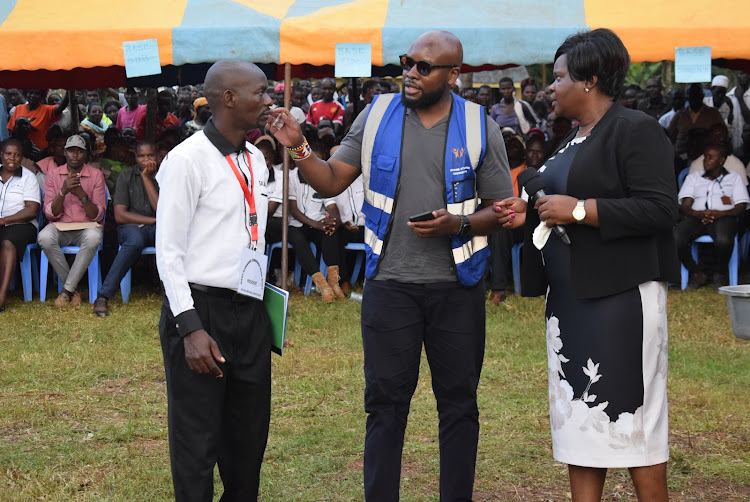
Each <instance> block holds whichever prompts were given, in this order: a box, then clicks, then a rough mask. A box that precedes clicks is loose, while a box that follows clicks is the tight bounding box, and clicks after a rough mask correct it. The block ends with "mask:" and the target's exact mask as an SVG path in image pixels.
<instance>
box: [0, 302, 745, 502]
mask: <svg viewBox="0 0 750 502" xmlns="http://www.w3.org/2000/svg"><path fill="white" fill-rule="evenodd" d="M669 303H670V310H669V322H670V354H669V355H670V362H669V364H670V374H669V397H670V410H669V412H670V447H671V460H670V463H669V487H670V491H671V496H672V500H675V501H692V500H711V501H714V500H715V501H741V500H742V501H744V500H748V499H750V433H749V432H748V421H749V420H750V400H749V399H748V389H749V388H750V342H747V341H742V340H738V339H736V338H735V337H734V336H733V335H732V333H731V329H730V326H729V320H728V316H727V311H726V305H725V299H724V297H723V296H719V295H717V294H716V293H715V292H714V291H711V290H708V289H704V290H700V291H698V292H679V291H670V293H669ZM159 306H160V298H159V297H157V296H156V295H153V294H149V293H147V292H146V291H145V290H138V289H136V290H135V291H134V294H133V295H132V296H131V303H129V304H128V305H121V304H120V303H119V299H116V300H115V301H113V302H112V313H111V315H110V316H109V317H107V318H103V319H100V318H97V317H95V316H93V314H92V313H91V311H90V306H89V305H85V306H84V308H82V309H81V310H79V311H74V310H63V311H57V310H54V307H53V306H52V305H51V302H50V301H48V302H47V303H46V304H40V303H39V302H38V301H37V302H34V303H30V304H24V303H23V302H21V300H20V298H18V297H14V298H12V299H11V300H10V301H9V308H8V310H7V311H6V312H5V313H3V314H1V315H0V501H3V502H4V501H14V502H15V501H27V500H28V501H37V500H45V501H46V500H50V501H68V500H75V501H135V500H149V501H155V502H156V501H166V500H170V497H171V496H172V495H171V477H170V472H169V456H168V451H167V423H166V394H165V385H164V374H163V368H162V361H161V349H160V346H159V339H158V333H157V323H158V316H159ZM359 310H360V306H359V304H357V303H355V302H351V301H344V302H337V303H335V304H333V305H324V304H323V303H322V302H321V301H320V298H319V297H315V296H313V295H311V296H310V297H303V296H301V295H300V294H294V295H293V298H292V302H291V316H290V320H289V330H290V333H289V336H290V338H292V340H293V341H294V346H293V347H290V348H288V349H287V351H286V353H285V355H284V356H283V357H281V358H280V357H277V356H273V410H272V418H271V434H270V437H269V444H268V449H267V451H266V456H265V462H264V465H263V472H262V486H261V491H262V500H266V501H303V502H307V501H354V500H362V498H363V497H362V445H363V442H364V421H365V414H364V412H363V409H362V407H363V398H362V390H363V387H364V382H363V376H362V350H361V341H360V332H359ZM487 320H488V323H487V326H488V328H487V351H486V356H485V365H484V370H483V374H482V380H481V384H480V390H479V396H480V401H479V406H480V413H481V417H480V421H481V437H480V443H479V458H478V462H477V477H476V487H475V490H476V491H475V500H477V501H490V500H492V501H495V500H501V501H506V500H507V501H516V500H529V501H561V502H562V501H566V500H568V499H569V495H568V488H567V476H566V469H565V466H563V465H561V464H558V463H557V462H555V461H554V460H553V459H552V456H551V446H550V445H551V441H550V436H549V419H548V415H547V383H546V378H547V377H546V349H545V345H544V344H545V337H544V321H543V302H542V300H541V299H538V298H535V299H524V298H519V297H516V296H511V297H509V299H508V301H507V302H506V303H504V304H503V305H501V306H500V307H491V306H490V307H489V308H488V319H487ZM217 479H218V478H217ZM437 485H438V448H437V421H436V412H435V401H434V398H433V396H432V392H431V388H430V383H429V370H428V368H427V365H426V363H425V364H423V365H422V377H421V379H420V383H419V386H418V388H417V391H416V394H415V396H414V401H413V405H412V411H411V415H410V422H409V427H408V429H407V438H406V444H405V447H404V463H403V481H402V500H404V501H414V502H416V501H437V500H438V497H437V494H436V492H437ZM219 487H220V485H219V483H218V482H217V492H220V489H219ZM605 494H606V496H605V499H606V500H609V501H615V500H635V498H634V495H633V489H632V484H631V483H630V480H629V478H628V476H627V472H626V471H620V470H616V471H612V472H611V473H610V475H609V477H608V480H607V484H606V486H605Z"/></svg>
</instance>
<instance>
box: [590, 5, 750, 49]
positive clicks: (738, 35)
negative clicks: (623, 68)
mask: <svg viewBox="0 0 750 502" xmlns="http://www.w3.org/2000/svg"><path fill="white" fill-rule="evenodd" d="M585 8H586V24H587V25H589V26H590V27H591V28H592V29H595V28H609V29H611V30H613V31H614V32H615V33H617V34H618V35H619V36H620V38H622V41H623V42H624V43H625V47H627V48H628V52H630V58H631V60H633V61H660V60H662V59H668V60H673V59H674V54H675V47H695V46H711V57H712V58H714V59H716V58H727V59H732V58H743V59H748V58H750V37H748V35H747V34H748V28H747V27H748V20H749V19H750V3H748V2H733V3H732V7H731V8H717V4H716V3H715V2H706V1H699V0H684V1H683V2H677V3H676V2H654V1H653V0H628V1H626V2H613V1H612V0H585Z"/></svg>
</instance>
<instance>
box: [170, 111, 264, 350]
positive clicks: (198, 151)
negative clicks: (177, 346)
mask: <svg viewBox="0 0 750 502" xmlns="http://www.w3.org/2000/svg"><path fill="white" fill-rule="evenodd" d="M217 134H218V137H219V140H216V135H217ZM209 138H211V139H209ZM222 140H223V141H222ZM245 148H246V149H247V150H248V151H249V152H250V156H251V162H252V171H253V176H252V178H253V179H254V181H253V186H252V191H253V194H254V195H255V207H256V213H257V219H258V238H259V241H258V242H257V250H258V251H259V252H261V253H262V252H264V250H265V237H264V235H265V233H266V218H267V213H268V188H267V186H266V185H267V180H268V168H267V167H266V162H265V159H264V158H263V154H262V153H261V152H260V150H258V149H257V148H256V147H255V146H253V145H251V144H250V143H247V142H245ZM220 150H222V151H220ZM233 150H234V151H233ZM225 153H228V154H229V155H230V157H231V158H232V160H233V161H234V162H235V165H236V166H237V167H238V168H239V169H240V171H241V172H242V173H243V174H244V175H245V178H246V179H247V180H248V185H249V184H250V183H249V180H250V179H251V176H250V170H249V168H248V165H247V157H246V154H245V153H244V152H242V153H241V154H240V155H238V154H237V148H235V147H232V145H231V144H229V142H228V141H227V140H226V139H225V138H224V137H223V136H221V135H220V134H219V133H218V131H217V130H216V127H215V126H214V125H213V122H211V121H209V123H208V124H207V125H206V128H204V130H203V131H198V132H197V133H195V134H193V135H192V136H190V137H189V138H188V139H186V140H185V141H184V142H182V143H181V144H179V145H177V146H176V147H175V148H174V149H173V150H172V151H171V152H169V154H168V155H167V157H166V158H165V159H164V162H163V163H162V165H161V167H160V169H159V172H158V173H157V175H156V180H157V181H158V183H159V187H160V191H159V209H158V211H157V212H156V221H157V224H156V263H157V266H158V268H159V275H160V277H161V280H162V282H163V283H164V290H165V292H166V295H167V299H168V300H169V306H170V308H171V310H172V313H173V315H174V316H175V317H176V320H177V326H178V331H179V332H180V334H181V335H182V336H184V335H186V334H188V333H189V332H192V331H194V330H195V329H200V326H198V327H197V328H196V327H195V321H196V319H197V314H196V313H195V310H194V307H193V297H192V294H191V290H190V286H189V284H190V283H194V284H200V285H203V286H211V287H217V288H225V289H231V290H235V291H236V290H237V285H238V282H239V278H240V265H241V264H240V257H241V255H242V252H243V248H246V247H248V246H250V244H251V238H250V229H251V226H250V218H249V205H248V203H247V202H246V200H245V196H244V192H243V191H242V188H241V187H240V184H239V182H238V181H237V178H236V176H235V174H234V172H233V171H232V168H231V167H230V165H229V163H228V162H227V160H226V159H225V157H224V154H225ZM188 312H191V314H190V315H188V316H186V317H187V318H186V319H185V318H183V319H184V320H185V321H186V322H184V323H183V322H181V319H180V317H181V314H182V315H184V314H186V313H188ZM187 321H190V322H187ZM181 324H183V326H180V325H181ZM188 325H189V327H190V328H192V329H190V330H189V331H187V332H185V329H188Z"/></svg>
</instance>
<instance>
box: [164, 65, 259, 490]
mask: <svg viewBox="0 0 750 502" xmlns="http://www.w3.org/2000/svg"><path fill="white" fill-rule="evenodd" d="M267 86H268V82H267V80H266V77H265V75H264V74H263V72H262V71H261V70H260V69H259V68H258V67H257V66H255V65H253V64H251V63H248V62H245V61H240V60H222V61H219V62H217V63H215V64H214V65H213V66H212V67H211V68H210V69H209V70H208V73H207V74H206V80H205V88H204V92H205V95H206V99H207V100H208V104H209V106H210V107H211V110H212V112H213V117H212V118H211V120H209V121H208V123H207V124H206V127H205V128H204V129H203V130H202V131H198V132H196V133H195V134H193V135H192V136H191V137H189V138H188V139H187V140H185V141H184V142H183V143H181V144H180V145H178V146H177V147H175V148H174V149H173V150H172V151H171V152H170V153H169V155H168V156H167V157H166V158H165V159H164V162H163V163H162V164H161V168H160V170H159V173H158V175H157V181H158V183H159V186H160V187H161V191H160V196H159V210H158V212H157V216H156V221H157V225H156V261H157V265H158V267H159V275H160V277H161V279H162V281H163V283H164V291H165V300H164V304H163V306H162V312H161V320H160V322H159V334H160V338H161V344H162V351H163V354H164V368H165V372H166V377H167V401H168V405H169V450H170V459H171V463H172V478H173V483H174V490H175V498H176V500H177V501H211V500H212V499H213V469H214V465H216V463H217V462H218V465H219V472H220V474H221V478H222V481H223V485H224V495H223V497H222V500H226V501H229V500H231V501H240V500H242V501H245V500H256V499H257V496H258V483H259V475H260V467H261V463H262V461H263V453H264V451H265V446H266V441H267V437H268V424H269V420H270V408H271V356H270V354H271V335H270V324H269V320H268V315H267V313H266V310H265V307H264V305H263V302H262V301H259V300H256V299H254V298H251V297H250V296H245V295H243V294H240V293H238V292H237V290H238V289H240V286H243V287H244V286H245V281H244V280H243V282H242V283H240V279H241V277H242V278H244V275H243V274H242V271H243V270H245V267H244V266H243V264H246V265H248V266H249V265H250V264H251V263H253V262H252V260H253V259H256V260H258V261H259V262H260V261H264V260H262V257H259V256H258V253H260V254H262V253H263V250H264V249H265V239H264V234H265V226H266V217H267V210H268V193H267V186H266V185H267V179H268V169H267V167H266V163H265V160H264V158H263V154H262V153H261V152H260V150H258V149H257V148H256V147H255V146H254V145H251V144H250V143H247V142H246V141H245V137H246V135H247V133H248V131H250V130H251V129H254V128H256V127H258V123H265V121H266V119H267V118H268V116H269V112H270V106H271V105H272V104H273V101H272V99H271V97H270V96H269V95H268V94H267V92H266V88H267ZM241 179H242V180H243V181H240V180H241ZM248 185H249V187H248ZM248 248H249V249H248ZM262 269H263V270H265V264H263V267H262ZM255 282H256V283H260V287H261V288H262V285H263V280H262V278H260V279H259V280H257V281H255Z"/></svg>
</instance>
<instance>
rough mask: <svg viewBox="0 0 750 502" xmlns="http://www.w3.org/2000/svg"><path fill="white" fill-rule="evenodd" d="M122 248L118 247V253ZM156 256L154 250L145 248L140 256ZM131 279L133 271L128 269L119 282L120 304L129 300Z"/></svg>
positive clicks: (148, 247) (149, 247)
mask: <svg viewBox="0 0 750 502" xmlns="http://www.w3.org/2000/svg"><path fill="white" fill-rule="evenodd" d="M121 247H122V246H118V248H117V249H118V251H119V249H120V248H121ZM155 254H156V248H155V247H151V246H147V247H145V248H143V251H141V256H143V255H155ZM132 278H133V270H132V269H128V273H127V274H125V277H123V278H122V280H121V281H120V294H121V295H122V303H128V298H130V286H131V284H130V283H131V281H132Z"/></svg>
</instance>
